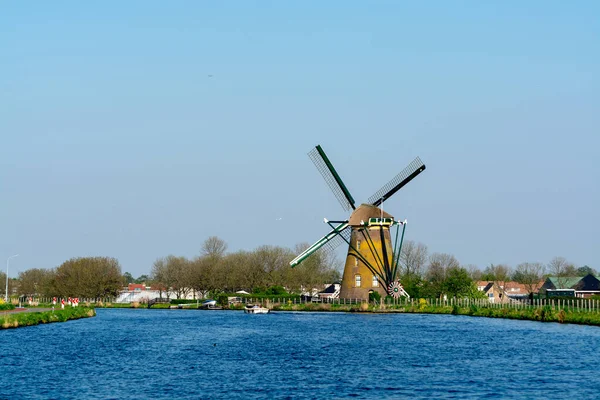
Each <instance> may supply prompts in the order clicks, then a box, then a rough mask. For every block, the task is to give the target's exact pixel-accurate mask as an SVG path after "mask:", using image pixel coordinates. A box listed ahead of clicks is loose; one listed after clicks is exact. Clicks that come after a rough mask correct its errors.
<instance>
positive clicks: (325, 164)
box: [308, 145, 356, 211]
mask: <svg viewBox="0 0 600 400" xmlns="http://www.w3.org/2000/svg"><path fill="white" fill-rule="evenodd" d="M308 157H310V159H311V160H312V162H313V163H314V164H315V167H317V169H318V170H319V172H320V173H321V175H322V176H323V179H325V182H327V185H329V188H330V189H331V191H332V192H333V194H334V195H335V197H336V198H337V199H338V201H339V202H340V204H341V205H342V208H343V209H344V210H346V211H351V210H355V209H356V207H355V206H354V199H353V198H352V195H350V192H349V191H348V188H346V185H344V182H342V178H340V176H339V175H338V173H337V172H336V170H335V168H333V164H331V161H329V158H327V155H326V154H325V152H324V151H323V149H322V148H321V146H319V145H317V146H316V147H315V148H314V149H312V150H311V151H310V152H309V153H308Z"/></svg>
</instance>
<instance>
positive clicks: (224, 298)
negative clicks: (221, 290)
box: [217, 294, 229, 307]
mask: <svg viewBox="0 0 600 400" xmlns="http://www.w3.org/2000/svg"><path fill="white" fill-rule="evenodd" d="M228 303H229V298H228V297H227V295H226V294H220V295H219V297H217V304H219V305H220V306H222V307H224V306H226V305H227V304H228Z"/></svg>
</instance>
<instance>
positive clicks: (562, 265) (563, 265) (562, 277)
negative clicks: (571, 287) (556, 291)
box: [548, 257, 577, 288]
mask: <svg viewBox="0 0 600 400" xmlns="http://www.w3.org/2000/svg"><path fill="white" fill-rule="evenodd" d="M548 271H549V272H550V274H551V275H552V276H555V277H556V281H557V283H558V285H559V286H560V288H563V286H564V285H565V284H566V281H567V279H566V278H568V277H571V276H577V269H576V268H575V266H574V265H573V264H572V263H570V262H568V261H567V260H566V259H565V258H564V257H554V258H553V259H552V260H550V262H549V263H548Z"/></svg>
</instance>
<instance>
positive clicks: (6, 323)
mask: <svg viewBox="0 0 600 400" xmlns="http://www.w3.org/2000/svg"><path fill="white" fill-rule="evenodd" d="M95 315H96V311H95V310H94V309H93V308H88V307H74V308H65V309H64V310H54V311H52V310H50V311H32V310H25V311H23V312H14V311H13V312H2V313H0V329H10V328H20V327H25V326H33V325H39V324H49V323H52V322H66V321H71V320H75V319H80V318H89V317H93V316H95Z"/></svg>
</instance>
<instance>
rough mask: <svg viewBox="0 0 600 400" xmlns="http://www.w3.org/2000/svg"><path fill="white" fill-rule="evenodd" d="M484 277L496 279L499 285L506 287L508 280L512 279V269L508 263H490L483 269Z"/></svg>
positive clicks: (495, 281)
mask: <svg viewBox="0 0 600 400" xmlns="http://www.w3.org/2000/svg"><path fill="white" fill-rule="evenodd" d="M482 276H483V277H484V279H487V280H491V281H494V283H496V284H497V285H498V286H500V287H501V288H502V289H504V286H506V282H508V281H510V276H511V270H510V267H509V266H508V265H506V264H496V265H494V264H490V265H489V266H488V267H486V269H485V270H484V271H483V275H482Z"/></svg>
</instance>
